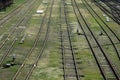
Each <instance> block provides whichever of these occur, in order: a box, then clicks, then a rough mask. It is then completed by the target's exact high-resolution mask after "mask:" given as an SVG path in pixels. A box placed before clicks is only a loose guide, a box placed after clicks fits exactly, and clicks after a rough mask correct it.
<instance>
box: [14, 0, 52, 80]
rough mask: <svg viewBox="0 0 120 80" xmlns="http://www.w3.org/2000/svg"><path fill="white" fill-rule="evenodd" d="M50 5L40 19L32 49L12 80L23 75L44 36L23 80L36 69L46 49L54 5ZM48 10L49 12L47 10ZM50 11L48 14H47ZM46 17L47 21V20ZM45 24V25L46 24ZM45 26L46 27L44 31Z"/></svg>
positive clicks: (26, 79)
mask: <svg viewBox="0 0 120 80" xmlns="http://www.w3.org/2000/svg"><path fill="white" fill-rule="evenodd" d="M50 3H51V5H50V4H49V5H48V7H47V9H46V12H45V14H44V16H43V18H42V23H41V25H40V30H39V32H38V34H37V36H36V39H35V41H34V45H33V47H32V48H31V49H30V51H29V52H28V53H27V55H26V58H25V59H24V61H23V63H22V65H21V66H20V67H19V69H18V70H17V72H16V73H15V75H14V76H13V78H12V80H16V79H17V78H18V79H19V78H21V77H22V76H20V75H22V73H24V69H25V68H26V67H27V66H28V64H27V62H28V61H29V60H31V59H30V58H31V57H33V56H31V55H32V54H33V51H35V48H36V47H37V44H38V42H40V41H39V40H40V37H41V36H44V40H43V43H42V45H41V48H40V51H39V52H38V53H37V54H36V57H35V59H34V61H33V63H31V64H30V65H31V67H30V68H29V70H28V71H27V73H26V75H24V77H23V78H24V80H29V78H30V76H31V74H32V72H33V71H34V69H35V68H36V67H37V64H38V61H39V60H40V58H41V56H42V54H43V51H44V49H45V47H46V44H47V41H48V37H49V32H50V22H51V15H52V8H53V5H54V0H52V1H50ZM49 8H50V10H49ZM48 11H50V12H48ZM47 17H48V19H47ZM46 23H47V24H46ZM45 25H46V29H45ZM42 31H46V32H45V34H43V33H42Z"/></svg>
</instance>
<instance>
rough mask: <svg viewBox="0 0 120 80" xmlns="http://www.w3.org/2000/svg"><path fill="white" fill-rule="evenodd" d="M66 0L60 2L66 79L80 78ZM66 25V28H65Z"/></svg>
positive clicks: (75, 79)
mask: <svg viewBox="0 0 120 80" xmlns="http://www.w3.org/2000/svg"><path fill="white" fill-rule="evenodd" d="M66 12H67V11H66V6H65V0H62V1H61V4H60V37H61V39H60V41H61V51H62V63H63V73H64V74H63V77H64V80H80V75H79V73H78V67H77V63H76V58H75V53H74V50H73V45H72V40H71V32H70V30H69V29H70V25H69V22H68V16H67V13H66ZM65 26H66V28H65V30H64V29H63V28H64V27H65Z"/></svg>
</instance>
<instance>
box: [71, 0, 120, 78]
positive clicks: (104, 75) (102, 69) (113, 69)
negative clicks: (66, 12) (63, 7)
mask: <svg viewBox="0 0 120 80" xmlns="http://www.w3.org/2000/svg"><path fill="white" fill-rule="evenodd" d="M72 3H73V8H74V12H75V14H76V18H77V20H78V23H79V25H80V27H81V29H82V30H83V32H84V35H85V38H86V40H87V42H88V44H89V47H90V49H91V51H92V53H93V55H94V57H95V60H96V62H97V65H98V67H99V69H100V71H101V74H102V76H103V78H104V79H105V80H107V79H108V78H109V77H108V76H107V74H106V73H105V72H106V71H105V67H104V66H103V65H102V63H101V61H102V60H99V56H98V55H97V54H96V52H95V51H94V49H93V48H92V45H91V43H90V40H89V39H88V36H87V35H86V30H85V29H84V28H83V26H82V25H81V22H80V20H79V18H78V17H79V16H80V17H81V18H82V20H83V21H84V23H85V25H86V28H87V29H88V31H89V32H90V34H91V35H92V37H93V39H94V41H95V43H96V44H97V45H98V49H99V51H100V54H99V55H101V56H102V58H103V57H104V60H105V62H106V65H107V66H108V68H109V70H110V71H111V74H112V75H113V76H114V79H115V80H119V79H120V77H119V73H118V71H117V69H116V66H115V65H113V63H112V61H111V60H110V58H109V57H108V55H107V54H106V53H105V51H104V50H103V48H102V47H101V45H100V43H99V42H98V41H97V39H96V37H95V35H94V34H93V32H92V30H91V29H90V27H89V26H88V24H87V22H86V20H85V18H84V17H83V15H82V14H81V12H80V10H79V7H78V5H77V2H76V1H75V0H72ZM75 6H76V7H75ZM76 8H77V9H76ZM76 10H77V11H76ZM77 12H78V13H79V16H78V14H77Z"/></svg>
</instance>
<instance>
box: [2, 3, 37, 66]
mask: <svg viewBox="0 0 120 80" xmlns="http://www.w3.org/2000/svg"><path fill="white" fill-rule="evenodd" d="M31 5H33V4H31ZM34 8H35V7H32V6H31V7H29V10H28V11H26V14H28V13H30V15H26V14H25V15H24V16H23V17H22V18H21V20H20V21H19V22H18V23H17V24H16V25H15V27H14V30H13V31H12V32H11V33H10V34H9V35H8V36H7V38H6V39H5V41H4V42H3V44H2V45H1V47H0V49H2V48H3V47H7V46H8V45H7V43H8V42H9V40H8V39H10V38H11V37H14V38H13V41H12V43H11V44H9V45H10V46H9V47H8V48H7V49H6V51H5V52H4V51H3V53H1V54H2V55H1V58H0V66H2V65H3V62H4V60H5V59H6V57H7V56H8V55H9V54H10V53H11V51H12V50H13V47H14V45H15V43H16V41H17V38H18V37H19V36H20V34H21V32H23V31H24V29H25V28H20V26H26V25H27V22H28V21H29V19H30V18H31V16H32V15H31V14H32V13H31V11H32V10H33V9H34ZM29 11H30V12H29ZM24 22H26V23H24ZM5 44H6V46H5Z"/></svg>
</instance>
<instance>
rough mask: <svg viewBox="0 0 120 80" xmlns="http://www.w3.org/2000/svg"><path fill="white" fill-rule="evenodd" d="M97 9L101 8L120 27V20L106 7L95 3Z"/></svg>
mask: <svg viewBox="0 0 120 80" xmlns="http://www.w3.org/2000/svg"><path fill="white" fill-rule="evenodd" d="M95 5H96V6H97V7H99V8H100V9H101V10H102V11H103V12H104V13H105V14H107V15H108V16H109V17H110V18H111V19H113V20H114V21H115V22H116V23H118V24H119V25H120V20H119V19H118V18H117V17H116V16H115V15H114V14H113V13H112V12H111V11H109V10H108V9H106V8H105V7H104V6H102V5H100V4H99V3H95Z"/></svg>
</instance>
